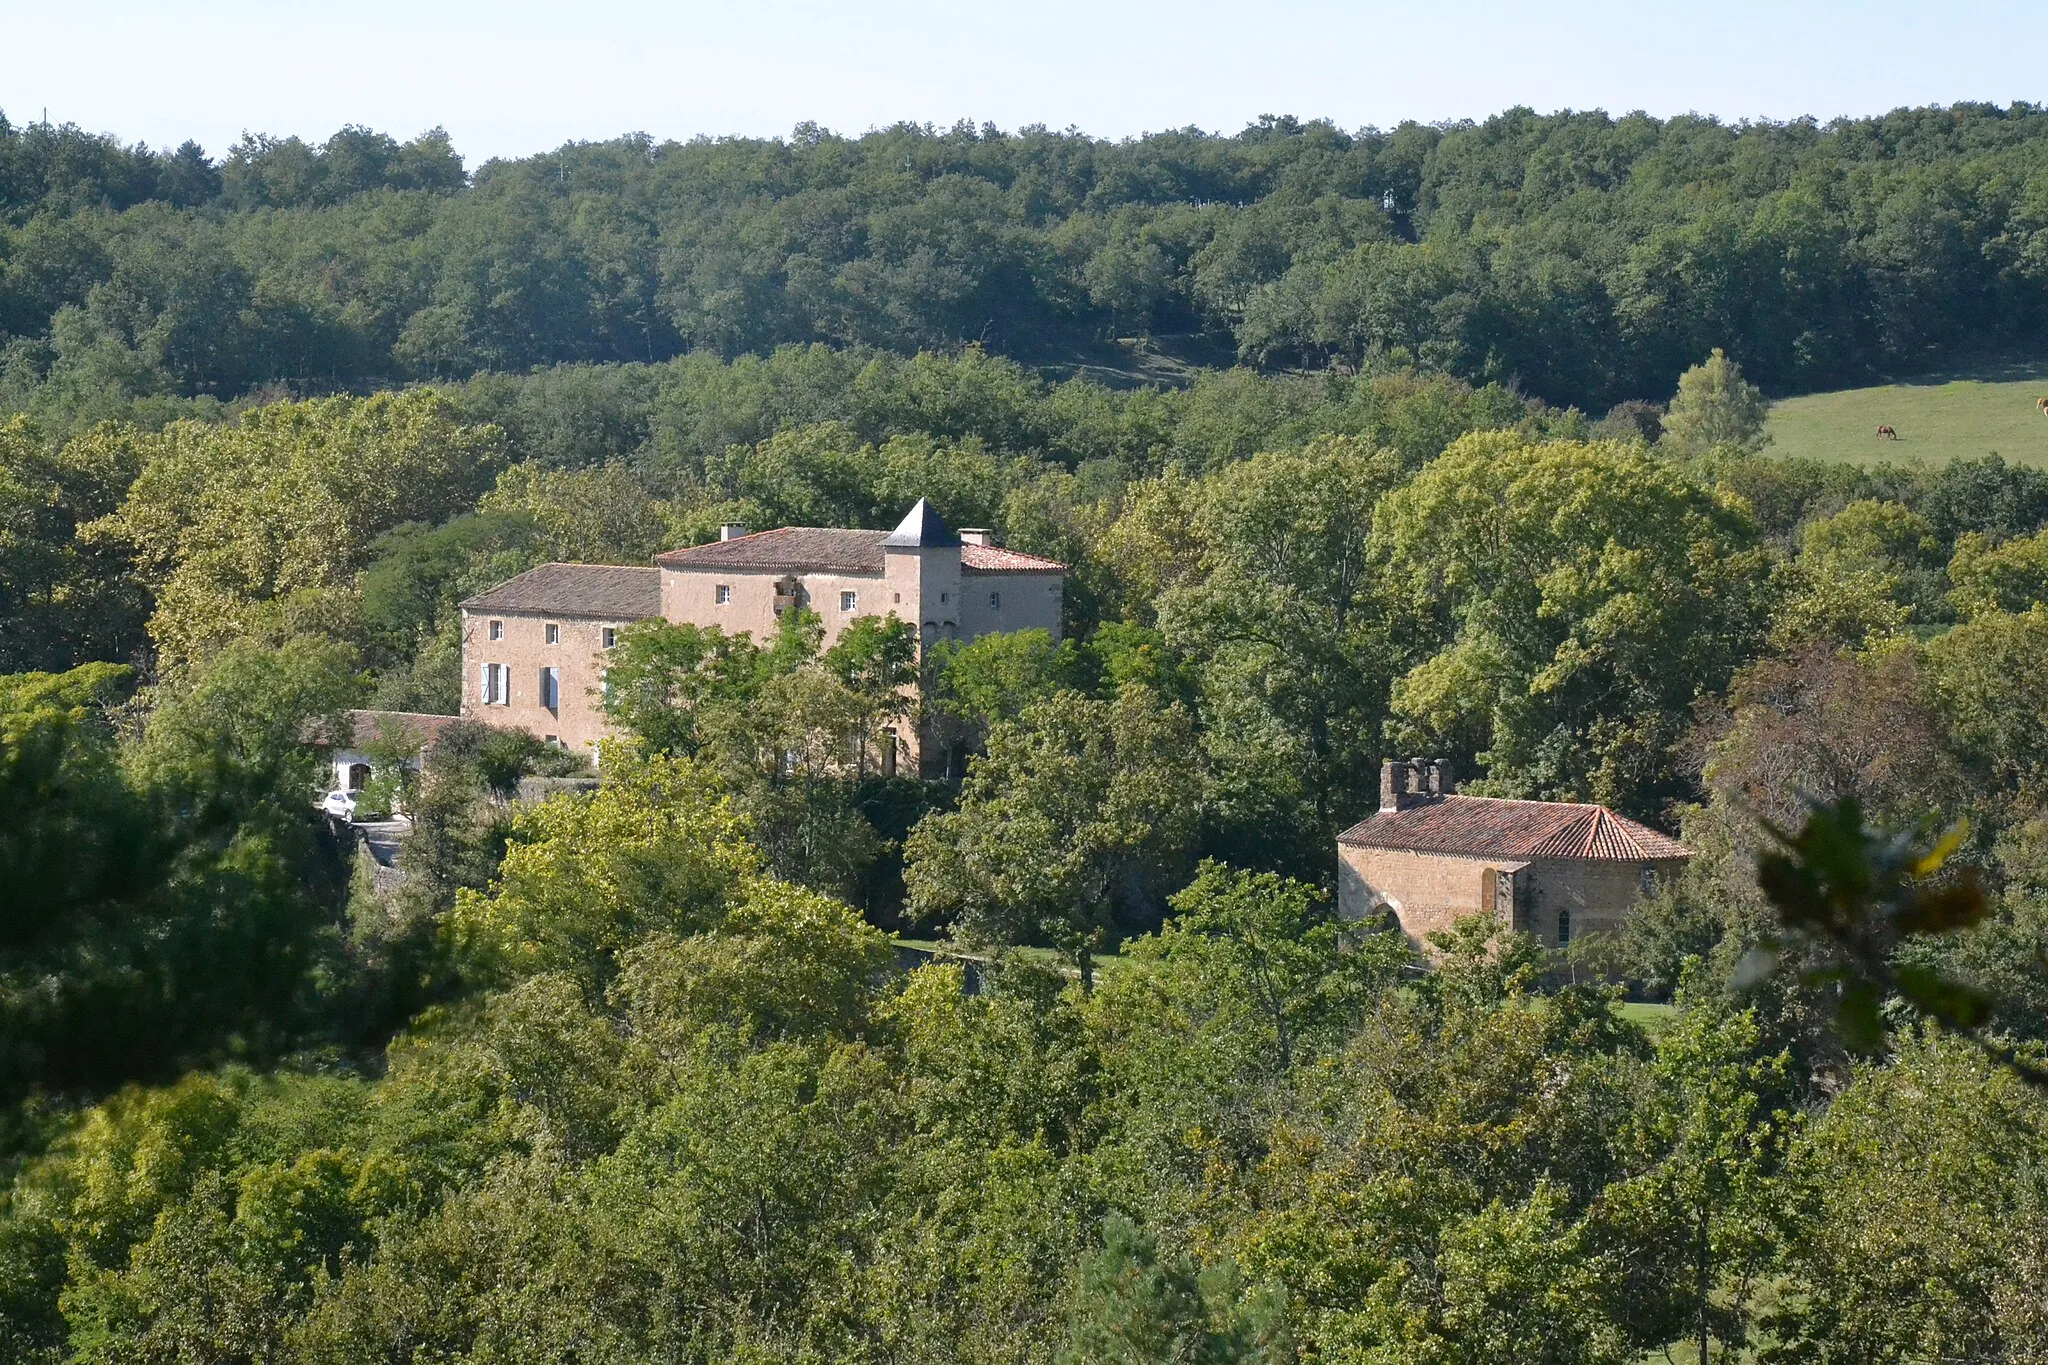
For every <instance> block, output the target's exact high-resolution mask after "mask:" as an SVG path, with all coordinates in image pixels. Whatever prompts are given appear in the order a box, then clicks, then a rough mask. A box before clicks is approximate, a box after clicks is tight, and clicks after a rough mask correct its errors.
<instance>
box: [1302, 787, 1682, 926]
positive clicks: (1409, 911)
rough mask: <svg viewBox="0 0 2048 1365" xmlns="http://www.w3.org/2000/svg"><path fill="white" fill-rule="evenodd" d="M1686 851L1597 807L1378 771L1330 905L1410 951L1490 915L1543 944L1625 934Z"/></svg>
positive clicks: (1344, 839) (1340, 857) (1347, 837)
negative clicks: (1377, 788) (1384, 921)
mask: <svg viewBox="0 0 2048 1365" xmlns="http://www.w3.org/2000/svg"><path fill="white" fill-rule="evenodd" d="M1691 856H1692V851H1691V850H1690V849H1688V848H1686V847H1685V846H1684V845H1683V844H1681V843H1679V842H1678V841H1677V840H1675V839H1672V838H1669V837H1668V836H1666V835H1663V834H1659V833H1658V832H1657V831H1655V830H1653V829H1650V828H1649V827H1648V826H1646V825H1641V824H1638V823H1637V822H1635V821H1633V820H1629V819H1627V818H1626V817H1624V816H1620V815H1616V814H1615V813H1614V812H1613V811H1610V810H1608V809H1607V808H1606V807H1604V806H1593V805H1581V804H1576V803H1570V802H1552V801H1504V800H1496V799H1493V798H1487V797H1472V796H1460V795H1457V794H1456V785H1455V783H1454V781H1453V780H1452V777H1451V772H1450V765H1449V764H1447V763H1444V762H1443V761H1442V760H1438V761H1436V762H1434V763H1426V762H1424V761H1423V760H1420V759H1417V760H1413V761H1411V762H1410V763H1394V762H1390V763H1388V764H1386V765H1385V766H1384V767H1383V768H1382V771H1381V793H1380V809H1379V810H1378V811H1377V812H1375V813H1374V814H1373V815H1371V816H1369V817H1367V818H1366V819H1365V820H1362V821H1360V822H1359V823H1358V824H1357V825H1354V826H1353V827H1352V828H1351V829H1349V830H1346V831H1345V832H1344V833H1343V834H1342V835H1340V836H1338V840H1337V906H1338V910H1339V912H1340V913H1341V914H1342V915H1344V916H1345V917H1346V918H1349V919H1354V920H1363V919H1368V918H1372V917H1375V916H1378V915H1382V914H1392V915H1393V916H1394V918H1395V920H1396V921H1397V922H1398V923H1399V924H1400V926H1401V931H1402V932H1403V933H1404V934H1406V935H1407V936H1408V938H1409V939H1410V940H1411V941H1412V942H1414V943H1415V944H1416V945H1417V946H1418V947H1425V948H1426V946H1427V943H1426V940H1427V936H1428V935H1429V934H1431V933H1435V932H1437V931H1440V930H1445V929H1449V928H1450V927H1451V926H1452V925H1453V924H1454V923H1456V922H1457V921H1458V920H1460V919H1463V918H1465V917H1467V916H1470V915H1487V916H1491V917H1494V918H1496V919H1498V920H1500V921H1501V922H1502V923H1505V924H1507V925H1509V926H1510V927H1512V928H1514V929H1515V930H1517V931H1518V932H1521V933H1526V934H1529V935H1532V936H1533V937H1535V938H1536V939H1537V940H1539V941H1540V942H1542V943H1543V944H1544V945H1545V946H1546V947H1550V948H1559V947H1563V946H1565V945H1566V944H1567V943H1569V942H1570V941H1571V940H1572V939H1574V938H1577V937H1580V936H1582V935H1585V934H1588V933H1607V932H1612V931H1613V930H1615V929H1618V928H1620V927H1621V923H1622V920H1623V919H1624V918H1625V917H1626V916H1627V914H1628V912H1629V909H1630V907H1631V906H1633V905H1634V904H1635V903H1636V901H1637V900H1639V899H1640V898H1642V897H1643V896H1644V895H1646V894H1649V893H1651V892H1653V891H1655V890H1656V889H1657V888H1658V886H1659V885H1660V884H1662V883H1663V882H1665V881H1666V880H1668V879H1669V878H1671V877H1673V876H1675V875H1676V874H1677V873H1678V871H1679V870H1680V869H1681V868H1683V867H1684V866H1685V863H1686V861H1687V860H1688V859H1689V858H1691Z"/></svg>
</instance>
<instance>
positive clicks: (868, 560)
mask: <svg viewBox="0 0 2048 1365" xmlns="http://www.w3.org/2000/svg"><path fill="white" fill-rule="evenodd" d="M888 538H889V533H888V532H887V531H840V530H835V529H833V528H831V527H825V526H783V527H778V528H777V529H775V530H773V531H756V532H754V533H753V534H752V535H750V536H736V537H734V538H733V539H731V540H714V541H712V542H711V543H710V544H709V545H691V546H689V547H687V548H685V549H681V550H670V551H668V552H667V553H665V554H658V555H656V556H655V557H654V562H655V563H656V564H659V565H661V566H662V567H663V568H665V569H777V570H785V571H789V572H794V573H804V572H811V571H819V570H823V571H828V572H836V573H880V572H881V571H882V542H883V541H884V540H887V539H888Z"/></svg>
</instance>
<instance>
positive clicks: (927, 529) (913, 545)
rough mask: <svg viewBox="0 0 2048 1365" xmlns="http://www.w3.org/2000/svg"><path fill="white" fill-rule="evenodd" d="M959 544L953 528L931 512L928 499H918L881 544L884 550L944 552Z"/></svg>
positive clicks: (935, 513) (958, 538)
mask: <svg viewBox="0 0 2048 1365" xmlns="http://www.w3.org/2000/svg"><path fill="white" fill-rule="evenodd" d="M959 543H960V537H958V536H956V535H954V534H953V528H952V527H950V526H948V525H946V523H945V520H944V519H943V518H942V517H940V516H939V514H938V513H937V512H935V511H933V510H932V504H931V500H930V499H929V498H919V499H918V500H917V506H915V507H913V508H911V509H910V513H909V515H908V516H906V517H904V518H903V520H902V521H900V522H898V523H897V524H896V529H895V530H893V531H891V532H890V533H889V538H888V539H887V540H885V541H883V542H882V548H883V549H885V550H944V549H947V548H950V547H952V546H956V545H958V544H959Z"/></svg>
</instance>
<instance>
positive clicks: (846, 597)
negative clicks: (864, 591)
mask: <svg viewBox="0 0 2048 1365" xmlns="http://www.w3.org/2000/svg"><path fill="white" fill-rule="evenodd" d="M859 605H860V594H859V593H857V592H842V593H840V594H839V610H841V611H852V610H853V609H854V608H855V607H857V606H859Z"/></svg>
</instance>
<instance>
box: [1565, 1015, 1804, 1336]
mask: <svg viewBox="0 0 2048 1365" xmlns="http://www.w3.org/2000/svg"><path fill="white" fill-rule="evenodd" d="M1758 1043H1759V1032H1758V1029H1757V1026H1756V1022H1755V1020H1754V1019H1753V1018H1751V1017H1750V1016H1749V1015H1748V1014H1746V1013H1739V1014H1726V1013H1720V1012H1717V1011H1716V1010H1715V1009H1714V1008H1713V1007H1712V1006H1711V1005H1710V1004H1708V1003H1707V1002H1704V1001H1692V1002H1688V1003H1687V1004H1686V1005H1685V1006H1684V1007H1683V1008H1682V1009H1681V1011H1680V1014H1679V1017H1678V1019H1677V1020H1676V1021H1675V1022H1674V1024H1673V1026H1672V1027H1671V1028H1670V1029H1668V1030H1666V1031H1665V1032H1664V1033H1662V1034H1660V1035H1659V1036H1658V1039H1657V1054H1656V1061H1655V1063H1654V1065H1653V1066H1652V1068H1651V1073H1650V1078H1649V1079H1650V1084H1649V1087H1648V1088H1647V1090H1646V1092H1645V1095H1644V1103H1643V1105H1642V1107H1641V1108H1640V1109H1639V1110H1637V1111H1636V1112H1635V1113H1633V1114H1632V1115H1631V1116H1630V1123H1629V1124H1628V1128H1627V1131H1626V1134H1625V1136H1624V1138H1623V1141H1624V1142H1625V1143H1627V1144H1628V1160H1629V1162H1630V1164H1631V1165H1632V1166H1633V1167H1634V1168H1635V1170H1636V1171H1637V1172H1639V1173H1638V1174H1635V1175H1632V1176H1630V1177H1629V1178H1627V1179H1625V1180H1619V1181H1616V1182H1615V1183H1613V1184H1611V1185H1609V1186H1608V1187H1607V1188H1606V1189H1604V1190H1602V1191H1601V1194H1600V1200H1599V1204H1598V1206H1597V1207H1596V1208H1595V1210H1594V1211H1593V1215H1592V1220H1591V1221H1592V1224H1593V1233H1592V1235H1593V1237H1594V1238H1595V1240H1596V1242H1598V1243H1600V1244H1602V1246H1603V1249H1604V1250H1605V1251H1606V1253H1607V1254H1608V1255H1609V1256H1610V1257H1611V1258H1612V1259H1613V1261H1614V1262H1615V1263H1616V1264H1618V1265H1620V1266H1622V1267H1624V1269H1623V1272H1622V1275H1621V1278H1620V1282H1619V1283H1618V1284H1617V1285H1616V1286H1615V1290H1616V1301H1615V1302H1614V1304H1613V1305H1612V1309H1611V1311H1612V1312H1613V1313H1614V1315H1615V1317H1616V1318H1617V1319H1618V1320H1620V1321H1622V1322H1624V1323H1626V1324H1627V1325H1628V1328H1629V1331H1630V1333H1631V1335H1632V1336H1633V1338H1634V1345H1635V1346H1636V1349H1638V1350H1653V1349H1655V1348H1657V1347H1660V1346H1667V1345H1668V1344H1669V1343H1671V1342H1672V1341H1673V1340H1674V1339H1679V1338H1682V1337H1683V1336H1685V1335H1686V1334H1687V1333H1688V1329H1689V1330H1690V1333H1691V1334H1692V1335H1693V1337H1694V1339H1695V1340H1697V1341H1698V1343H1699V1359H1700V1360H1701V1361H1702V1362H1704V1361H1706V1360H1708V1359H1709V1355H1708V1351H1709V1348H1710V1339H1711V1338H1712V1337H1715V1336H1718V1337H1719V1338H1720V1340H1721V1341H1722V1342H1723V1343H1724V1344H1725V1345H1726V1346H1727V1347H1729V1348H1737V1349H1739V1347H1740V1345H1741V1343H1742V1342H1744V1341H1745V1340H1747V1339H1748V1324H1747V1322H1746V1320H1745V1315H1746V1313H1747V1312H1748V1308H1749V1301H1750V1299H1751V1297H1752V1296H1753V1294H1754V1292H1755V1288H1756V1282H1757V1279H1758V1277H1759V1276H1760V1275H1762V1274H1767V1273H1768V1267H1769V1264H1770V1256H1771V1253H1772V1252H1773V1250H1774V1249H1775V1248H1774V1245H1773V1243H1774V1240H1775V1233H1776V1229H1775V1226H1774V1225H1775V1223H1776V1222H1777V1220H1778V1217H1779V1215H1780V1213H1781V1210H1782V1208H1783V1206H1784V1204H1785V1202H1786V1197H1785V1195H1784V1193H1783V1191H1782V1190H1781V1188H1780V1184H1781V1175H1782V1167H1783V1164H1784V1160H1785V1156H1786V1153H1787V1151H1788V1149H1789V1146H1790V1144H1791V1142H1792V1141H1793V1139H1794V1138H1795V1137H1796V1135H1797V1131H1798V1130H1797V1127H1796V1124H1795V1121H1794V1120H1793V1118H1792V1116H1791V1115H1790V1114H1787V1113H1785V1112H1783V1111H1773V1110H1771V1109H1769V1108H1768V1104H1769V1100H1770V1097H1771V1096H1773V1095H1775V1094H1780V1093H1782V1092H1783V1088H1784V1084H1785V1079H1786V1072H1787V1068H1788V1064H1789V1062H1790V1058H1789V1057H1788V1056H1787V1055H1786V1054H1785V1053H1782V1052H1781V1053H1778V1054H1777V1055H1775V1056H1770V1057H1766V1056H1760V1055H1759V1050H1758ZM1717 1293H1720V1294H1721V1295H1722V1297H1721V1299H1720V1301H1719V1302H1717V1301H1716V1298H1715V1295H1716V1294H1717Z"/></svg>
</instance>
